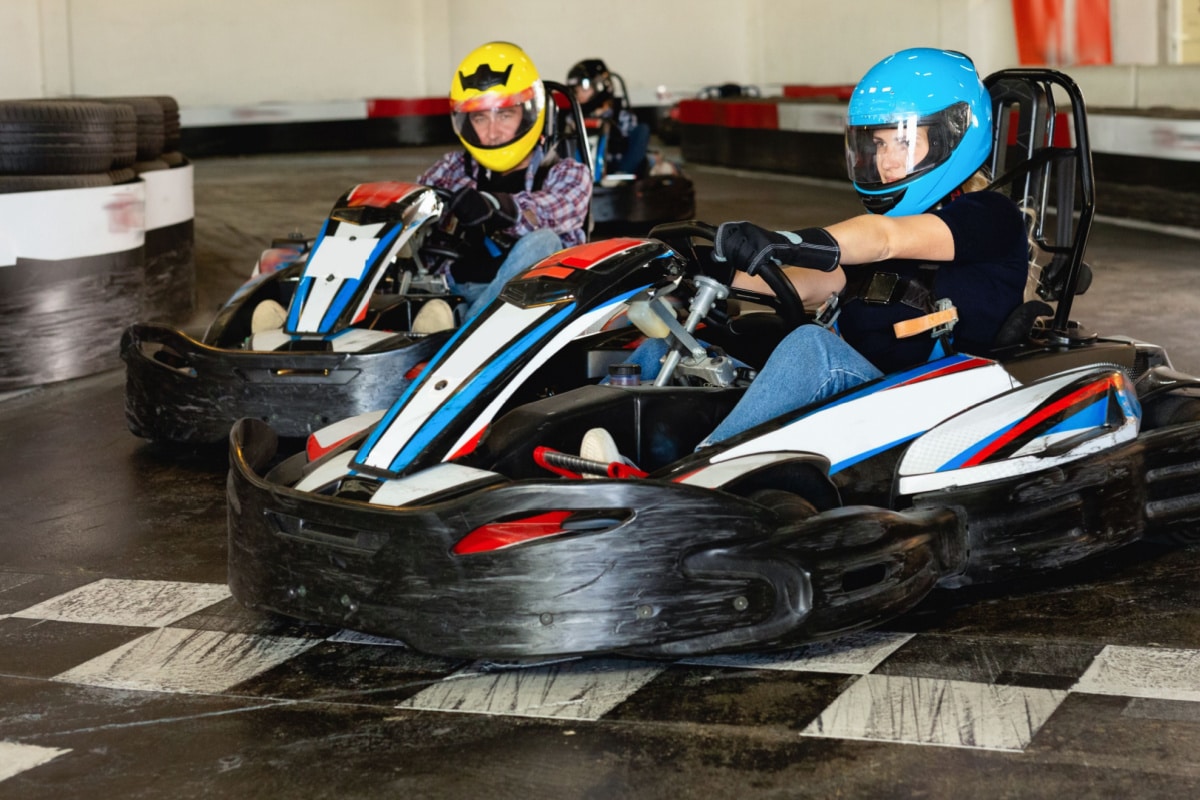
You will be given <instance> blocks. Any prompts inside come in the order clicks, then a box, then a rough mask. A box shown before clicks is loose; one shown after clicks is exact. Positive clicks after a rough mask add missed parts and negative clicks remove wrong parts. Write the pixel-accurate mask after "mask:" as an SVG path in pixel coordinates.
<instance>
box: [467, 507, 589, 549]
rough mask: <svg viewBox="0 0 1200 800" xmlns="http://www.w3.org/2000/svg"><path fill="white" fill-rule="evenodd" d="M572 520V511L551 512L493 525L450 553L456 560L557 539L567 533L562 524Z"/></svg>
mask: <svg viewBox="0 0 1200 800" xmlns="http://www.w3.org/2000/svg"><path fill="white" fill-rule="evenodd" d="M569 516H571V512H570V511H548V512H546V513H545V514H538V515H536V516H533V517H526V518H524V519H514V520H509V521H508V522H491V523H488V524H487V525H483V526H481V527H478V528H476V529H475V530H473V531H471V532H470V533H468V534H467V535H466V536H464V537H463V538H461V539H459V540H458V543H457V544H455V545H454V547H453V548H451V552H453V553H454V554H455V555H457V556H465V555H470V554H472V553H490V552H492V551H493V550H502V549H504V548H505V547H511V546H512V545H514V544H521V543H522V542H530V541H533V540H534V539H541V538H544V537H546V536H556V535H558V534H560V533H564V532H565V531H563V528H562V523H563V520H565V519H566V518H567V517H569Z"/></svg>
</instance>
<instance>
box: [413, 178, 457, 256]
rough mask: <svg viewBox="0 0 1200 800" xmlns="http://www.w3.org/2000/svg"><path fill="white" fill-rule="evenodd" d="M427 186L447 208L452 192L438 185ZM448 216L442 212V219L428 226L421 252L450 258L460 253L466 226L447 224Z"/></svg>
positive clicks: (452, 195)
mask: <svg viewBox="0 0 1200 800" xmlns="http://www.w3.org/2000/svg"><path fill="white" fill-rule="evenodd" d="M428 188H429V189H432V190H433V193H434V194H436V195H437V196H438V199H439V200H441V201H442V203H443V204H444V205H445V207H446V208H449V204H450V200H451V199H453V197H454V192H452V191H450V190H449V189H443V188H442V187H440V186H429V187H428ZM450 218H451V215H449V214H448V213H446V212H443V213H442V219H441V220H439V221H438V222H437V223H436V224H433V225H431V226H430V227H429V231H428V232H427V233H426V234H425V241H424V242H423V243H422V244H421V252H422V253H424V254H426V255H430V256H437V257H439V258H446V259H450V260H455V259H457V258H458V257H459V256H460V255H461V254H462V247H463V233H464V231H465V230H466V228H465V226H463V225H457V226H450V225H447V222H448V221H449V220H450Z"/></svg>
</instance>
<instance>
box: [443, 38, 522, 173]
mask: <svg viewBox="0 0 1200 800" xmlns="http://www.w3.org/2000/svg"><path fill="white" fill-rule="evenodd" d="M545 119H546V92H545V90H544V89H543V88H542V81H541V79H540V78H539V77H538V72H537V68H536V67H535V66H533V62H532V61H530V60H529V56H527V55H525V51H524V50H522V49H521V48H519V47H517V46H516V45H515V44H509V43H508V42H489V43H488V44H485V45H483V46H482V47H479V48H476V49H475V50H473V51H471V54H470V55H468V56H467V57H466V58H464V59H463V60H462V63H461V64H459V65H458V71H457V72H456V73H455V75H454V80H453V82H452V83H451V84H450V120H451V123H452V124H453V125H454V132H455V133H456V134H457V135H458V138H459V139H460V140H462V143H463V146H464V147H466V148H467V152H469V153H470V154H471V155H472V156H473V157H474V158H475V160H476V161H478V162H479V163H480V164H482V165H483V166H485V167H487V168H488V169H490V170H492V171H493V172H508V171H509V170H511V169H513V168H515V167H516V166H518V165H519V164H520V163H521V162H522V161H524V160H525V157H526V156H528V155H529V154H530V153H531V152H533V148H534V146H535V145H536V144H537V143H538V139H539V138H540V137H541V135H542V126H543V125H544V124H545Z"/></svg>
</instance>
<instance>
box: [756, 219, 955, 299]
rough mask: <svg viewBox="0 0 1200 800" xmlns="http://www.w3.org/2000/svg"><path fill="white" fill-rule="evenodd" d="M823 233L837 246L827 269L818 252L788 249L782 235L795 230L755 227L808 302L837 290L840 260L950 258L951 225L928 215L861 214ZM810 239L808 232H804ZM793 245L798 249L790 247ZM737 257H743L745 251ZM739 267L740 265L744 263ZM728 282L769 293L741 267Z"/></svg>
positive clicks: (842, 283) (843, 281) (842, 284)
mask: <svg viewBox="0 0 1200 800" xmlns="http://www.w3.org/2000/svg"><path fill="white" fill-rule="evenodd" d="M738 224H740V225H746V223H738ZM810 230H811V229H810ZM823 232H824V233H825V234H827V235H828V236H829V237H830V239H831V240H832V242H833V246H834V248H836V250H837V259H836V263H837V264H838V265H839V266H837V267H835V268H834V269H832V270H828V266H827V265H828V263H829V261H828V260H827V259H825V258H824V256H823V254H821V253H820V252H818V253H817V255H816V257H815V258H814V257H813V256H812V255H810V254H808V253H805V252H802V251H799V250H798V249H797V248H792V247H791V245H789V244H788V243H787V240H786V239H785V238H784V237H785V236H789V235H791V236H794V234H788V233H786V232H773V231H765V230H762V229H758V233H757V234H756V235H757V236H759V237H761V238H763V240H764V241H766V240H767V238H768V237H770V238H771V240H773V241H777V244H776V245H775V247H776V249H775V250H774V251H773V255H774V256H775V258H774V259H773V260H776V261H783V262H784V273H785V274H786V275H787V276H788V279H789V280H791V282H792V284H793V285H794V286H795V287H796V291H797V293H798V294H799V295H800V298H801V299H802V300H803V301H804V302H805V304H807V305H811V304H814V303H820V302H823V301H824V300H825V299H826V298H827V297H828V296H829V295H831V294H835V293H837V292H840V291H841V290H842V289H843V288H844V287H845V284H846V276H845V273H844V272H843V271H842V269H841V267H840V265H841V264H870V263H875V262H877V261H884V260H886V259H891V258H908V259H921V260H926V261H950V260H952V259H953V258H954V237H953V235H952V234H951V232H950V228H949V227H948V226H947V225H946V223H945V222H944V221H942V219H941V218H939V217H937V216H935V215H933V214H916V215H912V216H905V217H886V216H880V215H875V214H863V215H861V216H857V217H851V218H850V219H848V220H844V221H842V222H838V223H835V224H833V225H830V226H828V227H827V228H824V229H823ZM752 233H753V231H752ZM800 233H804V232H803V231H802V232H800ZM809 238H810V239H811V238H813V237H812V236H811V235H809ZM793 249H796V250H797V252H791V251H792V250H793ZM789 257H793V258H794V257H800V258H801V259H806V260H805V261H804V263H802V264H800V266H791V265H789V264H788V258H789ZM741 260H743V261H747V259H746V257H745V256H743V257H742V259H741ZM751 260H752V261H758V260H759V259H757V258H755V259H751ZM738 266H741V267H743V268H744V267H745V264H739V265H738ZM826 270H828V271H826ZM733 285H734V286H735V287H737V288H741V289H747V290H750V291H756V292H762V293H770V289H769V288H768V287H767V285H766V283H765V282H764V281H763V280H762V279H761V278H759V277H757V276H754V275H748V274H746V273H745V272H738V273H736V275H735V276H734V281H733Z"/></svg>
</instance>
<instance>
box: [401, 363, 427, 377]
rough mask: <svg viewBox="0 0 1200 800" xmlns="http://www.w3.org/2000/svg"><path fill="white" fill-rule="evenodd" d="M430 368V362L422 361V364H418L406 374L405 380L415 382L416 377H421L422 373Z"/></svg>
mask: <svg viewBox="0 0 1200 800" xmlns="http://www.w3.org/2000/svg"><path fill="white" fill-rule="evenodd" d="M428 366H429V362H428V361H422V362H421V363H420V364H417V365H416V366H415V367H413V368H412V369H410V370H409V371H408V372H406V373H404V380H406V381H411V380H415V379H416V377H417V376H418V375H420V374H421V373H422V372H424V371H425V368H426V367H428Z"/></svg>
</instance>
